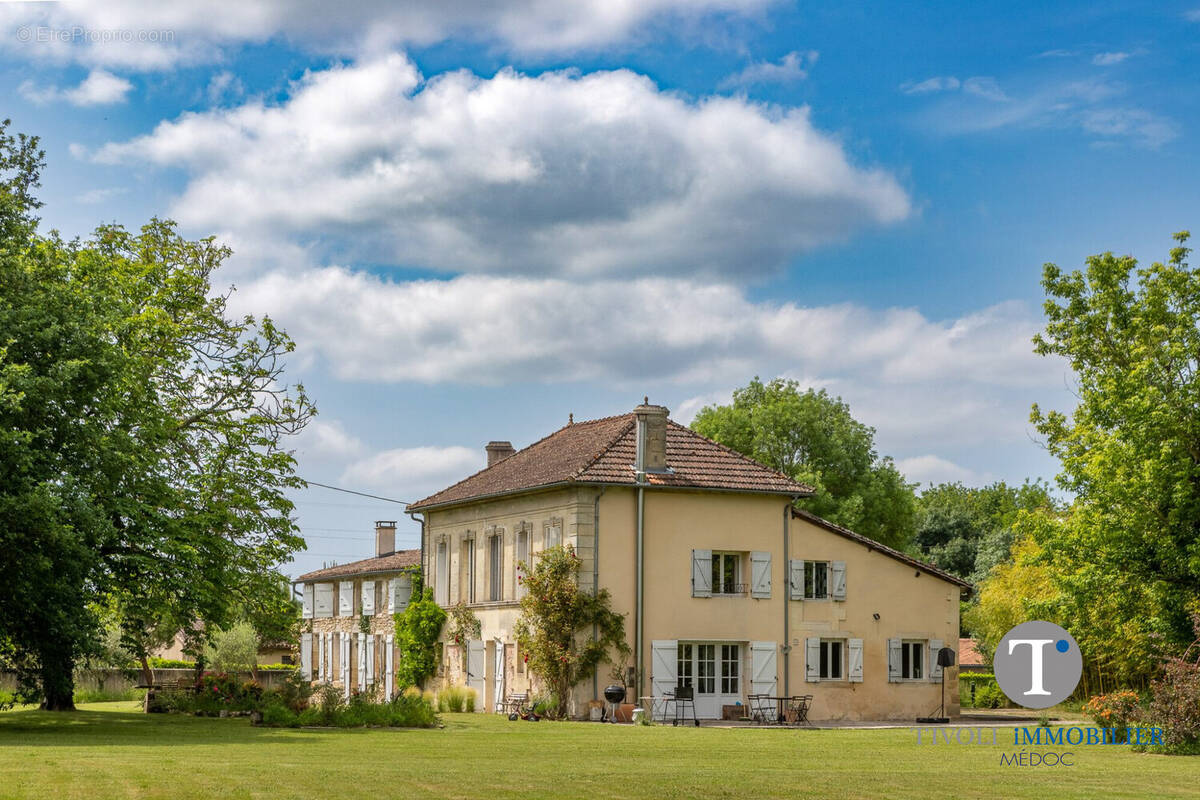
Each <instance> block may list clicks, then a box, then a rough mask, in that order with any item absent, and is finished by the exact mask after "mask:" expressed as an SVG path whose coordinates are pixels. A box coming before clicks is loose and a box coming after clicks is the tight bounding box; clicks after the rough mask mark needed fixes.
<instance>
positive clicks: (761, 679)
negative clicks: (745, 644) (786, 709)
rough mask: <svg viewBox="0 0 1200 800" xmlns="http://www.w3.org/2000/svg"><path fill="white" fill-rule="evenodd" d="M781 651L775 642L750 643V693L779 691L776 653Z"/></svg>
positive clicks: (771, 693)
mask: <svg viewBox="0 0 1200 800" xmlns="http://www.w3.org/2000/svg"><path fill="white" fill-rule="evenodd" d="M778 652H779V648H778V646H777V645H776V644H775V642H751V643H750V693H751V694H769V695H775V694H777V693H778V691H777V689H776V687H777V686H778V677H779V675H778V673H779V669H778V667H777V666H776V662H775V659H776V654H777V653H778Z"/></svg>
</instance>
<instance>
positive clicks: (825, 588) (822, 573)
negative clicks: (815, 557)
mask: <svg viewBox="0 0 1200 800" xmlns="http://www.w3.org/2000/svg"><path fill="white" fill-rule="evenodd" d="M827 597H829V562H828V561H805V562H804V599H805V600H824V599H825V598H827Z"/></svg>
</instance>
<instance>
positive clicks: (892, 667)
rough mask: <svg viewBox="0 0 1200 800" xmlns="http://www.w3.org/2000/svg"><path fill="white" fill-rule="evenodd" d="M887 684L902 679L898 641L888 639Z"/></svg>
mask: <svg viewBox="0 0 1200 800" xmlns="http://www.w3.org/2000/svg"><path fill="white" fill-rule="evenodd" d="M887 645H888V682H889V683H895V682H896V681H899V680H901V679H902V677H903V673H902V668H903V655H902V654H901V653H900V640H899V639H888V641H887Z"/></svg>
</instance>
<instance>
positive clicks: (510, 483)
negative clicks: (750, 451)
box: [408, 414, 812, 511]
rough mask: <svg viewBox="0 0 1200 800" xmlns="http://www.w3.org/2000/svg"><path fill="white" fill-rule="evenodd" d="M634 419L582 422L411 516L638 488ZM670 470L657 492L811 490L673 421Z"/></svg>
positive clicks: (418, 506)
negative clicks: (489, 500)
mask: <svg viewBox="0 0 1200 800" xmlns="http://www.w3.org/2000/svg"><path fill="white" fill-rule="evenodd" d="M636 437H637V433H636V431H635V417H634V415H633V414H622V415H620V416H616V417H605V418H603V419H597V420H590V421H587V422H576V423H573V424H570V425H567V426H566V427H563V428H559V429H558V430H557V431H555V432H554V433H552V434H550V435H549V436H547V437H545V438H544V439H541V440H539V441H537V442H534V443H533V444H531V445H529V446H528V447H526V448H525V449H523V450H519V451H517V452H516V453H514V454H513V455H511V456H509V457H508V458H506V459H504V460H503V461H500V462H498V463H496V464H493V465H492V466H490V467H487V468H486V469H483V470H481V471H479V472H477V473H475V474H474V475H471V476H470V477H468V478H465V479H463V480H461V481H459V482H458V483H456V484H454V485H453V486H450V487H449V488H446V489H443V490H442V491H440V492H438V493H437V494H433V495H430V496H429V497H426V498H425V499H424V500H420V501H418V502H416V503H413V504H412V505H410V506H409V507H408V508H409V510H412V511H420V510H422V509H427V508H432V507H434V506H439V505H445V504H450V503H462V502H467V501H469V500H475V499H479V498H483V497H490V496H493V495H500V494H511V493H513V492H521V491H528V490H530V489H537V488H542V487H547V486H554V485H558V484H564V483H577V484H624V485H629V486H633V485H635V484H636V483H637V477H636V475H635V473H634V471H633V462H634V455H635V450H636V446H637V442H636ZM667 466H668V467H669V468H670V471H669V472H665V473H648V474H647V481H648V482H649V484H650V485H652V486H662V487H673V488H681V489H684V488H687V489H717V490H727V491H742V492H770V493H775V494H796V495H808V494H811V493H812V489H811V488H810V487H808V486H805V485H804V484H801V483H797V482H796V481H794V480H792V479H791V478H789V477H787V476H786V475H784V474H782V473H780V472H776V471H775V470H772V469H770V468H768V467H765V466H763V465H762V464H759V463H758V462H757V461H754V460H752V459H749V458H747V457H746V456H744V455H742V454H741V453H737V452H735V451H733V450H730V449H729V448H728V447H724V446H723V445H720V444H717V443H716V442H714V441H712V440H710V439H706V438H704V437H703V436H701V435H700V434H698V433H696V432H695V431H693V430H691V429H689V428H686V427H684V426H683V425H679V424H677V423H675V422H668V423H667Z"/></svg>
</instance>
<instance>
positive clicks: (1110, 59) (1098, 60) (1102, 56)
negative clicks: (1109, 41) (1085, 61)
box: [1092, 53, 1129, 67]
mask: <svg viewBox="0 0 1200 800" xmlns="http://www.w3.org/2000/svg"><path fill="white" fill-rule="evenodd" d="M1127 58H1129V53H1097V54H1096V55H1094V56H1092V63H1093V64H1095V65H1096V66H1098V67H1111V66H1112V65H1113V64H1120V63H1121V62H1122V61H1124V60H1125V59H1127Z"/></svg>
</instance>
